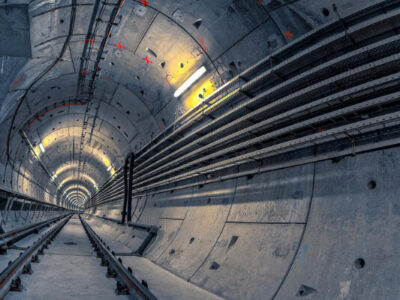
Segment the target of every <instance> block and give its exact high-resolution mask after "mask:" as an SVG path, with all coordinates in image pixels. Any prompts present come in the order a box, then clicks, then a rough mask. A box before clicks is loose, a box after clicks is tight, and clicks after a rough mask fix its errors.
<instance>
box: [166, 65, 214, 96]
mask: <svg viewBox="0 0 400 300" xmlns="http://www.w3.org/2000/svg"><path fill="white" fill-rule="evenodd" d="M206 71H207V69H206V67H204V66H202V67H201V68H200V69H198V70H197V71H196V72H194V73H193V75H192V76H190V77H189V78H188V80H186V81H185V82H184V83H183V84H182V85H181V86H180V87H179V88H178V89H177V90H176V91H175V93H174V97H175V98H178V97H179V96H180V95H182V94H183V92H184V91H186V90H187V89H188V88H189V87H190V86H191V85H192V84H193V83H195V82H196V80H198V79H199V78H200V77H201V76H202V75H203V74H204V73H205V72H206Z"/></svg>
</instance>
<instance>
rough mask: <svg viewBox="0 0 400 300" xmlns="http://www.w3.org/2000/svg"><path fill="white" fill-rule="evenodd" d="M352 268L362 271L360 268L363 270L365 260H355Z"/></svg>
mask: <svg viewBox="0 0 400 300" xmlns="http://www.w3.org/2000/svg"><path fill="white" fill-rule="evenodd" d="M354 266H355V267H356V268H357V269H362V268H364V267H365V260H364V259H363V258H357V259H356V260H355V261H354Z"/></svg>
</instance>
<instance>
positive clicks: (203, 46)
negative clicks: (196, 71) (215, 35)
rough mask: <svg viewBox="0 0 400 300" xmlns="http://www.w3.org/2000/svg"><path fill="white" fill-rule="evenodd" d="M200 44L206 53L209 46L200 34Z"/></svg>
mask: <svg viewBox="0 0 400 300" xmlns="http://www.w3.org/2000/svg"><path fill="white" fill-rule="evenodd" d="M200 44H201V49H203V52H204V54H206V50H208V48H207V46H206V45H205V44H204V40H203V37H202V36H200Z"/></svg>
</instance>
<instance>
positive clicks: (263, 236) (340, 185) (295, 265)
mask: <svg viewBox="0 0 400 300" xmlns="http://www.w3.org/2000/svg"><path fill="white" fill-rule="evenodd" d="M378 2H381V1H378V0H377V1H368V0H365V1H362V0H357V1H347V0H343V1H337V3H336V5H337V8H338V13H339V14H340V16H342V17H343V16H346V15H350V14H352V13H354V12H356V11H358V10H361V9H363V8H365V7H367V6H369V5H373V4H374V3H378ZM235 3H236V4H238V3H239V4H240V1H236V2H235ZM262 3H263V5H264V6H265V7H266V8H267V12H268V13H270V17H271V19H269V21H268V22H265V23H262V22H261V21H260V20H261V19H257V22H256V23H257V24H256V27H254V28H253V27H252V26H248V27H246V32H244V33H243V36H242V37H243V38H242V37H241V36H239V34H238V33H237V34H236V35H235V38H233V37H232V36H229V37H226V40H225V39H224V31H223V30H221V32H218V35H217V30H216V29H217V28H218V26H219V24H218V23H215V24H214V23H212V24H211V23H207V22H206V20H204V21H203V25H204V26H208V27H207V28H209V29H208V30H207V31H206V32H203V33H204V34H205V36H206V37H207V38H210V44H209V48H210V49H213V50H215V49H217V50H215V52H214V53H211V56H212V57H213V59H215V62H218V65H219V67H220V68H221V69H220V72H221V74H223V75H224V76H226V79H229V78H230V77H231V76H232V75H234V74H235V73H237V72H239V71H242V70H243V69H245V68H247V67H249V66H250V65H252V64H253V63H255V62H257V61H258V60H259V59H261V58H263V57H265V56H266V55H268V54H269V53H270V52H271V51H275V50H277V49H279V48H280V47H283V46H284V45H285V43H290V42H292V41H294V40H295V39H297V38H301V37H302V36H304V35H306V34H307V33H308V32H309V31H310V30H312V29H314V28H318V27H319V26H321V25H322V24H325V23H328V22H331V21H334V20H337V16H336V15H335V14H334V13H333V11H332V10H331V9H330V8H331V6H332V1H328V0H324V1H318V2H316V1H308V0H301V1H294V2H292V1H287V2H284V1H262ZM53 4H54V3H53ZM53 4H49V7H50V8H49V10H50V11H51V8H52V5H53ZM56 4H59V2H57V3H56V2H55V4H54V6H56ZM153 4H154V5H155V7H157V8H158V9H159V10H160V11H165V13H166V14H167V15H171V16H172V17H173V19H174V20H178V21H179V19H181V21H179V22H181V23H182V24H183V25H182V26H187V27H190V26H192V22H193V21H194V20H195V18H194V17H193V16H192V15H191V14H189V13H188V14H187V15H185V11H184V12H183V13H182V11H181V14H179V13H178V14H177V13H175V12H176V11H175V10H172V9H170V8H169V7H168V5H167V4H164V3H163V2H162V1H154V3H153ZM181 4H182V5H183V2H182V1H181V2H180V4H179V5H181ZM128 5H130V6H131V7H132V11H133V9H134V8H133V7H134V4H133V3H131V2H129V3H128ZM177 5H178V4H177ZM254 6H257V5H255V4H254ZM221 7H222V5H221ZM174 8H175V7H174ZM300 8H307V9H306V10H305V12H306V13H305V15H304V14H302V15H301V16H299V15H297V18H295V19H292V17H293V15H296V11H298V10H299V9H300ZM324 8H329V13H328V14H326V11H325V13H324V10H323V9H324ZM35 9H38V14H39V13H41V11H40V9H42V8H40V7H39V8H36V7H34V8H33V10H34V11H35ZM81 9H82V11H83V12H84V13H83V16H89V15H90V14H89V12H90V10H89V8H88V11H87V12H86V11H85V10H86V8H85V7H82V8H81ZM194 9H195V8H191V10H194ZM211 10H212V6H211V5H209V6H207V12H209V11H211ZM302 12H304V11H302ZM57 13H58V12H54V13H53V12H51V14H52V15H51V18H53V19H54V20H57V21H58V17H59V16H58V15H57ZM68 13H69V10H67V9H65V11H64V10H63V13H62V14H60V15H61V16H64V17H66V16H68ZM188 16H189V17H188ZM64 17H63V18H64ZM304 17H306V18H304ZM40 18H43V19H42V20H39V18H36V19H34V27H33V28H34V29H33V30H36V31H38V32H39V31H40V27H41V26H40V25H41V22H44V21H43V20H44V19H45V18H47V15H45V14H44V15H43V17H40ZM65 19H67V18H65ZM81 19H85V17H82V16H81ZM81 19H80V20H81ZM54 22H55V23H57V22H56V21H54ZM160 22H161V21H160ZM261 23H262V24H261ZM271 24H274V26H276V27H277V28H278V30H276V31H275V30H271V28H272V27H271ZM161 25H162V24H161ZM189 25H190V26H189ZM253 25H254V24H253ZM127 26H128V25H127ZM82 27H83V26H82ZM250 27H252V28H250ZM78 29H79V32H81V33H82V34H83V33H86V31H85V30H83V29H82V28H80V27H79V28H78ZM85 29H86V28H85ZM46 30H47V29H46ZM62 30H65V29H62ZM62 30H61V29H60V30H59V29H57V28H56V26H55V27H54V28H50V29H49V30H48V35H47V36H46V37H45V38H43V39H42V38H41V37H38V36H36V37H33V41H36V42H38V44H40V43H42V42H43V43H44V42H46V43H48V42H47V38H50V39H52V38H54V37H56V36H59V35H62V34H64V33H65V32H64V33H63V31H62ZM193 30H194V29H193ZM287 30H290V32H292V33H293V35H294V36H293V37H292V38H291V40H289V41H288V40H286V39H285V38H284V36H283V35H282V34H283V33H284V32H286V31H287ZM214 32H215V34H216V35H215V36H214V35H213V33H214ZM277 32H278V33H279V35H278V33H277ZM120 34H121V36H124V34H126V32H122V33H121V32H120ZM266 36H268V38H265V37H266ZM273 37H276V40H274V41H276V43H274V42H273V41H272V40H271V39H272V38H273ZM132 40H133V39H132ZM222 40H223V43H222V42H221V41H222ZM81 42H82V41H81V40H79V41H74V46H73V47H71V48H72V51H71V53H70V57H71V58H72V57H74V58H76V60H75V61H78V60H79V55H80V52H79V51H78V50H76V48H75V47H81V45H80V44H79V43H81ZM219 42H221V44H219ZM78 44H79V45H80V46H77V45H78ZM213 46H215V47H213ZM57 47H58V48H59V47H60V45H59V44H57V45H51V46H50V45H45V44H44V45H39V46H38V47H35V49H34V51H36V52H34V54H35V55H37V56H38V57H39V56H41V55H42V56H43V57H41V58H34V59H32V60H28V59H27V58H25V57H22V58H20V59H16V58H10V57H8V56H5V58H3V60H2V69H3V67H4V68H5V70H6V72H5V73H7V74H12V76H8V78H7V81H4V82H3V84H4V86H2V82H0V87H3V88H2V94H1V95H2V96H3V95H4V101H3V102H2V104H3V106H2V112H3V114H2V116H1V117H2V119H4V120H5V121H4V122H3V123H2V124H1V127H0V130H7V129H8V127H7V126H9V123H8V122H9V120H10V119H9V115H7V112H8V110H10V109H11V106H9V105H8V104H9V103H14V102H16V101H15V100H16V99H17V98H18V97H19V96H20V95H21V90H20V89H19V88H24V87H26V86H28V85H29V82H22V85H23V86H22V87H18V88H16V89H11V90H8V89H9V86H10V85H12V83H13V82H15V80H16V79H18V78H20V77H21V76H23V77H24V78H31V76H29V75H33V74H36V73H39V69H41V68H42V66H41V64H40V63H39V62H43V61H46V58H45V57H46V55H48V52H54V53H53V54H52V55H51V56H55V55H56V54H57V53H58V50H57V51H55V50H54V49H58V48H57ZM270 47H272V48H273V49H270ZM79 50H80V49H79ZM157 50H158V49H157ZM213 50H211V51H213ZM157 52H158V51H157ZM221 53H222V54H221ZM113 54H114V55H115V57H114V58H117V57H118V55H119V54H118V53H113ZM218 54H221V55H218ZM7 55H9V53H8V54H7ZM109 61H111V59H110V60H107V64H108V63H109ZM116 63H118V62H117V61H116ZM232 63H233V65H232ZM135 64H136V62H135V63H132V66H134V67H135V66H136V65H135ZM3 65H4V66H3ZM24 65H25V67H24V68H23V66H24ZM128 65H129V64H128ZM16 66H17V67H20V68H21V69H22V71H20V72H17V70H16V69H19V68H17V67H16ZM33 66H34V67H33ZM75 67H76V66H75ZM108 68H110V69H111V67H110V66H108ZM72 69H73V66H72V64H70V63H69V62H63V64H62V66H59V69H57V70H56V71H54V74H51V77H52V78H51V80H48V81H44V82H43V83H42V84H41V85H40V87H38V89H37V93H36V95H37V96H35V99H37V98H39V99H40V101H42V102H43V103H42V104H40V105H38V107H39V108H43V107H44V105H45V104H46V105H47V104H48V103H47V102H50V101H48V100H46V99H47V97H46V96H47V95H48V94H49V93H48V91H49V89H50V88H51V86H53V85H57V86H60V87H62V89H61V92H57V90H52V92H51V93H52V94H51V96H52V97H53V99H54V98H57V96H60V95H62V94H61V93H62V92H63V91H65V90H68V91H69V90H71V91H75V89H76V87H75V82H76V78H75V77H74V78H73V80H72V79H71V80H62V81H61V80H59V79H58V77H57V76H58V75H60V76H59V77H60V78H63V79H66V78H67V79H68V78H72V77H73V76H76V75H77V74H74V73H73V71H72ZM110 72H114V73H113V74H114V75H115V78H116V79H115V81H117V80H119V81H121V82H120V83H118V84H117V83H115V82H114V83H110V82H109V80H104V78H101V79H100V82H101V84H100V86H99V89H98V91H97V95H96V96H98V99H102V100H101V101H105V102H108V103H107V104H103V106H102V109H101V110H100V116H101V118H102V119H103V120H105V122H104V123H106V124H108V125H104V127H103V128H102V130H103V132H102V133H104V136H118V138H121V141H122V142H121V143H119V142H118V144H117V142H116V141H114V144H111V143H112V142H111V141H110V140H106V138H105V137H104V136H102V135H100V131H101V130H100V129H99V128H98V129H96V133H98V134H99V136H98V139H96V138H95V142H99V143H100V144H101V143H103V144H101V146H105V145H110V146H111V147H112V148H115V149H116V150H114V149H113V150H112V151H110V152H112V153H113V155H114V157H115V161H118V160H119V161H122V160H123V157H124V154H126V153H127V152H128V151H132V150H135V149H138V148H140V146H142V145H143V144H145V143H146V142H147V141H149V140H150V139H151V136H152V135H154V133H155V132H158V131H159V130H160V129H159V128H158V126H157V122H160V121H161V120H162V119H165V124H164V123H163V125H167V124H169V123H171V122H172V121H173V120H174V118H175V113H176V112H177V111H180V110H182V103H177V102H169V104H168V106H165V107H164V109H163V110H161V111H160V112H159V114H155V115H153V113H154V112H153V111H152V112H146V111H147V110H146V109H145V107H144V106H143V104H141V100H149V99H151V97H152V96H153V94H151V93H149V94H150V96H147V90H146V97H148V98H146V97H144V99H142V98H141V97H140V95H139V96H138V95H133V94H132V93H131V92H130V90H129V89H127V88H126V87H125V85H127V84H130V83H129V82H125V81H124V79H123V78H124V77H125V75H126V72H125V71H124V72H122V71H121V72H120V73H118V74H117V71H115V70H114V71H110ZM66 74H67V75H68V76H70V77H68V76H67V75H66ZM56 75H57V76H56ZM140 76H141V78H142V79H143V76H142V73H140ZM153 76H154V74H153V73H151V75H149V78H147V79H145V80H146V83H143V85H144V86H145V88H148V89H151V84H150V82H151V80H152V79H154V77H153ZM157 78H158V77H157ZM29 80H31V79H29ZM158 80H160V81H162V77H160V78H158ZM158 84H160V82H158ZM114 85H117V88H115V86H114ZM111 91H114V92H115V93H114V94H113V93H112V92H111ZM3 92H4V93H3ZM135 92H136V91H135ZM164 93H165V94H164ZM168 93H169V94H168ZM166 94H168V95H170V94H171V89H167V90H166V91H165V90H163V91H162V94H161V95H162V96H164V95H166ZM115 95H116V97H115V98H113V97H114V96H115ZM31 96H32V95H31ZM6 97H7V99H6ZM117 98H118V99H121V100H120V101H121V102H120V105H122V106H121V107H122V108H121V109H119V108H118V109H115V107H118V103H119V102H118V101H117V100H116V99H117ZM159 98H162V97H161V96H160V97H159ZM43 99H44V100H43ZM162 99H164V98H162ZM32 100H33V96H32ZM46 101H47V102H46ZM99 101H100V100H99ZM32 102H33V101H32ZM132 103H133V104H132ZM128 105H132V107H133V106H134V107H136V109H138V110H140V112H143V115H142V116H141V117H140V118H136V116H132V115H131V116H130V117H127V116H126V113H125V110H126V109H125V108H126V107H129V108H130V106H128ZM155 106H156V105H155ZM6 108H7V111H6V110H5V109H6ZM39 108H38V109H39ZM112 110H115V112H116V116H117V117H118V118H115V119H118V121H115V120H114V119H112V116H111V114H110V113H109V112H110V111H112ZM77 112H78V109H76V111H75V110H72V109H71V110H69V111H68V112H66V113H65V116H62V118H64V117H65V118H64V119H65V120H64V119H62V122H63V124H62V125H58V122H59V121H60V120H61V117H59V118H58V119H57V120H56V119H54V120H50V117H49V116H46V118H48V119H44V121H45V122H43V125H42V126H38V127H37V128H35V130H32V132H31V135H30V137H31V138H32V139H34V140H35V139H36V137H39V138H40V137H43V136H46V135H47V134H48V133H49V132H51V131H52V130H54V129H52V128H56V129H57V130H61V129H63V128H64V127H68V126H70V125H72V124H73V123H74V122H73V121H74V117H75V113H76V114H77ZM31 115H33V112H32V113H31V112H30V111H28V109H25V108H24V110H23V111H22V112H21V114H20V115H19V117H18V121H19V122H17V123H18V124H23V121H24V120H25V119H28V117H30V116H31ZM7 117H8V118H7ZM125 118H129V120H126V119H125ZM106 121H107V122H106ZM140 122H143V123H140ZM66 124H68V125H66ZM79 124H81V123H79ZM138 124H145V125H144V126H143V128H141V127H140V126H139V131H140V130H143V132H139V134H136V135H135V137H134V138H133V137H132V136H133V132H134V131H135V130H136V129H134V128H133V127H135V126H137V125H138ZM133 125H135V126H133ZM117 126H121V129H120V130H119V129H118V130H117V129H116V128H117ZM104 128H106V129H104ZM132 128H133V129H132ZM124 130H125V131H127V132H128V133H129V141H130V143H129V144H128V142H126V141H125V140H124V139H125V138H124V135H123V133H122V132H123V131H124ZM97 131H98V132H97ZM68 134H69V133H68ZM131 134H132V136H130V135H131ZM71 135H73V134H72V133H71ZM1 136H2V138H3V137H4V136H3V134H2V135H1ZM57 138H59V139H62V138H65V135H64V133H62V132H61V133H60V134H59V135H58V136H57ZM102 138H103V139H104V140H105V141H104V140H103V141H101V140H102ZM116 139H117V138H116ZM125 142H126V143H125ZM19 144H20V140H19V139H18V138H17V139H16V140H15V142H14V143H13V148H12V151H14V152H15V157H16V158H17V159H19V160H20V162H21V164H20V169H21V165H22V169H21V172H20V171H11V170H10V167H9V166H8V167H6V163H5V161H6V160H5V154H4V144H2V145H1V153H2V162H1V164H0V172H1V174H2V176H3V177H2V178H3V184H5V185H7V186H10V187H12V188H13V189H14V190H16V191H20V192H24V193H27V194H29V195H31V196H34V197H38V198H41V199H44V200H45V201H48V202H52V203H55V202H56V199H55V198H54V197H53V195H54V194H55V192H56V190H55V187H54V186H53V185H52V184H48V178H47V177H46V176H45V175H44V174H42V173H40V176H38V173H39V171H38V166H37V164H36V163H35V162H32V160H31V159H29V160H28V159H27V158H26V156H25V157H24V156H23V155H22V154H21V153H22V152H23V151H21V149H22V148H23V147H21V148H19V149H20V150H17V149H18V147H20V146H18V145H19ZM66 144H70V141H67V142H66V143H65V144H62V145H61V148H62V149H64V150H65V149H66V148H63V147H64V146H65V145H66ZM96 147H97V146H96ZM99 148H101V147H99ZM103 148H105V147H103ZM18 151H20V152H18ZM55 152H56V151H54V153H55ZM57 152H58V150H57ZM48 153H53V152H51V151H49V152H48ZM59 153H61V154H62V155H59V156H57V155H56V154H54V156H51V157H50V158H49V159H48V160H47V161H46V162H47V163H49V165H50V166H51V168H52V169H55V168H56V167H58V166H59V162H60V161H64V160H66V159H67V158H64V157H65V153H63V151H62V150H60V151H59ZM13 154H14V153H13ZM17 154H18V155H17ZM399 156H400V149H399V148H391V149H386V150H380V151H375V152H370V153H365V154H357V155H355V156H348V157H344V158H343V159H341V160H340V161H331V160H327V161H322V162H317V163H313V164H306V165H301V166H297V167H291V168H286V169H281V170H276V171H272V172H268V173H262V174H256V175H254V176H253V177H239V178H237V179H232V180H226V181H223V182H217V183H211V184H205V185H204V186H195V187H192V188H187V189H181V190H179V189H177V190H175V191H174V192H173V193H171V192H165V193H152V192H148V194H147V195H146V196H143V197H140V198H134V199H133V200H132V207H133V211H132V216H133V221H134V222H137V223H142V224H147V225H157V226H158V227H159V232H158V235H157V237H156V239H155V241H153V242H152V244H151V245H150V247H149V248H148V249H147V250H146V252H145V257H146V258H148V259H149V260H150V261H152V262H154V263H155V264H157V265H158V266H161V267H162V268H164V269H166V270H168V271H170V272H171V273H173V274H175V275H177V276H179V277H181V278H183V279H184V280H187V281H189V282H190V283H192V284H194V285H197V286H199V287H201V288H204V289H206V290H208V291H210V292H212V293H214V294H216V295H219V296H221V297H223V298H226V299H297V298H298V297H307V299H308V298H309V299H396V298H398V295H399V294H400V287H399V286H400V285H399V282H400V278H399V277H400V276H399V274H398V266H399V264H398V258H397V257H398V252H399V250H398V249H399V246H400V245H399V244H400V242H399V238H398V237H397V229H398V228H399V222H400V216H399V215H400V206H399V204H398V198H399V193H400V192H399V189H398V188H397V186H398V184H397V176H396V175H397V174H398V166H397V164H396V162H398V160H399V158H400V157H399ZM90 160H91V157H90V156H89V155H88V157H87V161H90ZM53 162H54V163H53ZM96 164H97V165H96ZM97 166H98V162H96V161H95V160H94V159H93V163H92V164H91V167H90V168H88V172H90V171H91V170H94V171H96V169H97ZM236 171H238V170H236ZM40 172H41V171H40ZM104 173H105V171H104V170H101V171H98V172H97V173H96V174H95V175H96V176H95V178H96V179H98V182H99V183H101V182H102V181H104V180H105V179H106V177H105V176H106V175H108V174H104ZM38 183H39V184H40V186H38ZM43 187H44V188H43ZM50 193H51V194H52V195H50ZM121 202H122V201H116V202H113V203H111V204H107V205H103V206H99V207H97V209H96V210H95V212H93V211H90V213H92V212H93V213H94V215H96V216H98V217H107V218H113V219H120V217H121V208H122V207H121V206H122V203H121ZM46 214H47V215H48V216H49V217H51V216H50V214H49V213H46ZM2 216H3V215H2ZM11 216H13V217H15V222H11V221H10V222H11V223H8V224H9V225H7V226H9V227H6V230H12V229H13V228H15V227H19V226H23V225H24V224H25V221H23V220H26V219H25V212H23V211H15V212H14V215H13V214H12V213H10V217H9V219H8V220H11V219H12V218H11ZM98 217H94V216H88V217H87V218H88V219H89V220H90V224H92V225H95V226H96V228H97V229H99V232H101V234H102V235H106V236H109V237H111V238H114V239H117V240H119V241H121V242H123V243H124V244H126V245H127V246H129V247H130V248H131V249H135V248H137V247H138V246H139V245H140V244H141V242H142V241H143V240H144V239H145V236H146V234H145V233H143V232H142V231H138V230H135V229H132V228H130V227H126V226H121V225H118V224H116V223H115V222H111V221H107V220H104V219H101V218H98ZM10 218H11V219H10ZM28 219H29V218H28ZM32 220H35V219H32ZM26 224H27V223H26ZM133 236H135V237H134V238H132V237H133ZM145 279H146V281H147V282H149V284H150V286H151V283H152V279H151V278H145Z"/></svg>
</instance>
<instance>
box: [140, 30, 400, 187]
mask: <svg viewBox="0 0 400 300" xmlns="http://www.w3.org/2000/svg"><path fill="white" fill-rule="evenodd" d="M394 40H397V41H400V38H399V37H394V38H389V39H388V40H387V41H388V42H390V43H391V42H393V41H394ZM385 45H386V43H384V44H382V42H379V43H376V46H379V47H384V46H385ZM365 49H366V50H368V51H366V52H367V53H368V52H369V51H372V49H374V47H373V46H371V45H368V46H367V47H365ZM355 52H356V53H352V55H349V54H346V55H343V61H344V60H354V56H356V55H359V54H360V53H362V50H361V49H360V50H357V51H355ZM343 61H342V60H339V59H336V61H335V62H332V61H329V62H328V63H326V64H325V66H318V67H316V68H315V70H316V71H318V70H320V69H321V68H322V67H326V68H329V67H332V66H333V65H334V64H335V63H341V64H343ZM385 61H386V60H384V62H385ZM349 66H350V65H348V67H349ZM366 66H368V67H370V70H372V71H373V70H375V66H376V65H371V62H369V63H368V64H367V65H366ZM357 69H358V71H359V74H361V73H365V72H366V69H365V66H364V67H363V66H359V67H358V68H357ZM354 73H355V70H354V69H353V70H351V71H347V72H345V73H342V74H338V75H335V76H333V77H329V78H327V79H325V80H324V81H321V82H317V83H315V84H313V85H310V86H307V87H305V88H303V89H301V90H300V91H297V92H295V93H292V94H289V95H288V96H286V97H283V98H282V97H280V98H278V99H277V100H275V101H273V102H271V100H273V99H270V98H268V99H267V97H268V95H270V94H271V93H272V92H275V90H278V89H281V88H285V85H282V86H278V87H276V88H274V89H271V90H267V91H266V92H264V93H261V94H260V95H258V96H256V97H254V98H253V99H252V102H255V101H259V100H260V99H265V100H268V104H267V105H265V106H262V107H261V108H258V109H256V110H254V111H251V112H250V113H248V114H246V115H244V116H242V117H240V118H237V119H234V120H233V121H231V122H230V123H228V124H226V125H224V126H221V127H220V128H217V129H216V130H214V131H211V132H209V133H207V134H205V135H203V136H201V137H200V138H199V139H197V140H194V141H192V142H191V143H189V144H186V145H184V146H183V147H179V148H178V149H177V150H175V151H173V152H171V149H170V148H171V147H170V146H169V147H166V150H165V151H167V153H168V155H166V156H164V157H162V158H160V159H158V160H156V161H155V162H153V163H152V164H150V165H148V166H145V167H143V164H144V163H142V164H141V165H140V166H138V167H137V168H136V169H137V170H136V172H135V175H136V178H135V179H137V177H139V175H141V174H143V173H144V172H146V175H150V174H149V173H148V170H149V169H150V168H154V167H155V166H157V165H160V164H161V163H162V162H163V161H165V160H170V159H171V157H173V156H177V155H179V154H181V153H182V152H183V151H184V150H186V149H188V148H194V147H195V146H196V145H197V146H198V145H202V143H203V144H205V143H206V142H207V140H209V139H210V138H211V137H213V136H215V135H217V134H221V132H223V131H224V130H227V129H229V128H231V127H234V126H238V125H239V123H241V122H245V121H248V120H249V119H251V118H256V117H257V116H259V115H260V114H262V113H266V112H268V111H269V110H271V109H272V108H273V109H275V110H277V109H279V106H283V105H288V104H289V103H290V102H295V101H296V105H299V104H300V103H299V102H305V100H306V99H307V98H306V97H305V95H307V94H310V93H313V92H314V93H318V90H323V89H324V88H325V86H326V85H329V84H331V83H332V81H333V80H336V79H341V80H343V76H345V74H347V76H349V77H350V76H353V77H354V76H357V75H355V74H354ZM301 77H302V78H303V75H302V76H301ZM388 77H389V78H390V77H391V75H390V76H388ZM307 82H308V81H307ZM351 90H353V91H354V88H351ZM302 98H303V99H302ZM299 99H300V100H299ZM248 104H249V102H247V103H246V104H245V106H246V105H248ZM240 109H243V107H242V106H241V107H240ZM237 110H239V108H238V109H236V111H237ZM233 111H234V110H232V111H231V112H230V113H233ZM218 121H220V119H219V118H218V119H216V120H214V121H213V122H211V123H215V122H218ZM260 123H262V122H260ZM209 124H210V123H209ZM263 124H265V122H264V123H263ZM259 126H262V125H261V124H259V125H253V126H250V127H248V128H245V129H243V130H241V131H242V132H243V131H246V130H247V131H250V130H254V129H256V128H257V127H259ZM227 138H228V137H226V136H224V137H223V140H225V139H227ZM230 138H231V137H229V139H230ZM179 143H181V141H179ZM208 147H209V146H208V145H205V146H204V147H200V148H199V147H197V149H196V150H195V151H194V152H191V153H192V154H195V153H196V152H200V151H203V150H204V149H206V148H208ZM161 152H163V151H161ZM156 156H158V154H156V155H155V157H156ZM180 159H182V156H180ZM171 163H172V162H171V161H169V164H171ZM166 166H167V165H164V167H166ZM153 171H154V170H153Z"/></svg>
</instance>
